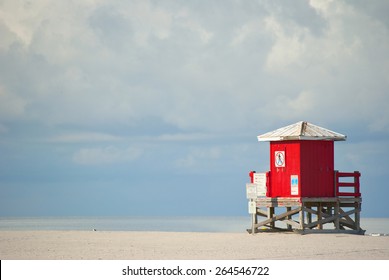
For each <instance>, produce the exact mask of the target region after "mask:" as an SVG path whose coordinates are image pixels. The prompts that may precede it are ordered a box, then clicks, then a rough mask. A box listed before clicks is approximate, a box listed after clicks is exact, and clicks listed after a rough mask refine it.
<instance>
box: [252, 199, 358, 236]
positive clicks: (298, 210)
mask: <svg viewBox="0 0 389 280" xmlns="http://www.w3.org/2000/svg"><path fill="white" fill-rule="evenodd" d="M251 203H253V204H254V203H255V206H256V207H255V211H252V212H255V213H251V215H252V223H251V229H248V230H247V231H248V232H249V233H256V232H269V231H293V232H297V233H301V234H305V233H352V234H364V232H365V231H364V230H363V229H361V227H360V212H361V204H362V198H361V197H317V198H315V197H313V198H282V197H279V198H267V197H263V198H257V199H255V200H251ZM259 217H264V218H265V219H264V220H263V219H262V220H259V219H258V218H259Z"/></svg>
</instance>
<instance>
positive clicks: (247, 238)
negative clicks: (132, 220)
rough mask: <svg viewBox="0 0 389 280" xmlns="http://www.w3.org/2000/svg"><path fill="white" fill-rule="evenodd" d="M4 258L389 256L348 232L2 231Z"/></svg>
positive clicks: (387, 242) (376, 240)
mask: <svg viewBox="0 0 389 280" xmlns="http://www.w3.org/2000/svg"><path fill="white" fill-rule="evenodd" d="M0 259H2V260H20V259H24V260H71V259H76V260H83V259H87V260H99V259H103V260H135V259H136V260H223V259H230V260H238V259H242V260H250V259H266V260H279V259H281V260H288V259H297V260H306V259H309V260H311V259H322V260H338V259H339V260H357V259H359V260H364V259H366V260H368V259H370V260H388V259H389V237H387V236H379V237H374V236H363V235H351V234H306V235H299V234H295V233H259V234H256V235H249V234H247V233H204V232H202V233H190V232H123V231H122V232H119V231H116V232H115V231H110V232H109V231H95V232H94V231H0Z"/></svg>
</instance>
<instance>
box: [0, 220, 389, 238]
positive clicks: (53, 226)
mask: <svg viewBox="0 0 389 280" xmlns="http://www.w3.org/2000/svg"><path fill="white" fill-rule="evenodd" d="M250 223H251V218H250V216H231V217H229V216H213V217H209V216H205V217H181V216H179V217H178V216H177V217H173V216H168V217H142V216H135V217H132V216H129V217H105V216H100V217H90V216H81V217H0V231H5V230H81V231H84V230H87V231H88V230H98V231H168V232H246V229H248V228H250V226H251V224H250ZM361 227H362V229H364V230H365V231H366V233H365V234H373V233H379V234H389V218H361Z"/></svg>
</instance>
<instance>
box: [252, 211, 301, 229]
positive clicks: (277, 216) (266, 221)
mask: <svg viewBox="0 0 389 280" xmlns="http://www.w3.org/2000/svg"><path fill="white" fill-rule="evenodd" d="M300 211H301V207H298V208H296V209H293V210H291V211H288V212H285V213H283V214H280V215H276V216H273V217H272V218H269V219H267V220H264V221H262V222H259V223H257V224H256V225H255V227H261V226H264V225H267V224H270V223H273V222H275V221H277V220H278V221H279V220H283V219H285V217H287V216H289V215H294V214H296V213H299V212H300Z"/></svg>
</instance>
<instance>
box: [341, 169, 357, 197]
mask: <svg viewBox="0 0 389 280" xmlns="http://www.w3.org/2000/svg"><path fill="white" fill-rule="evenodd" d="M345 177H353V178H354V181H353V182H340V181H339V179H340V178H345ZM359 177H361V173H359V171H354V172H339V171H338V170H335V195H336V196H338V197H339V196H353V197H360V196H361V193H360V183H359ZM340 187H342V188H344V187H351V188H354V190H353V191H352V192H344V191H340V189H339V188H340Z"/></svg>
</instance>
